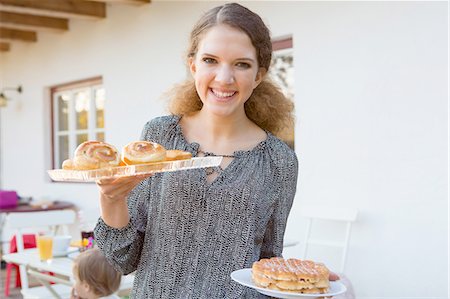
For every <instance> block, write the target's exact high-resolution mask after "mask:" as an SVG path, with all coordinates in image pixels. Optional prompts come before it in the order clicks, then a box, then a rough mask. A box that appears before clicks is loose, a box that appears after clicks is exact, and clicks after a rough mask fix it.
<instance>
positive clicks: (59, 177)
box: [47, 157, 222, 182]
mask: <svg viewBox="0 0 450 299" xmlns="http://www.w3.org/2000/svg"><path fill="white" fill-rule="evenodd" d="M221 162H222V157H195V158H191V159H188V160H177V161H165V162H158V163H151V164H138V165H130V166H118V167H111V168H101V169H94V170H65V169H53V170H47V173H48V174H49V176H50V177H51V179H52V180H54V181H61V182H95V181H98V180H100V179H106V178H118V177H125V176H135V175H140V174H149V173H158V172H170V171H178V170H187V169H196V168H208V167H216V166H219V165H220V163H221Z"/></svg>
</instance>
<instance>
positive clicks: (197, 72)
mask: <svg viewBox="0 0 450 299" xmlns="http://www.w3.org/2000/svg"><path fill="white" fill-rule="evenodd" d="M189 65H190V69H191V72H192V75H193V77H194V80H195V87H196V89H197V93H198V95H199V97H200V99H201V101H202V102H203V108H202V110H207V111H209V112H211V113H213V114H215V115H217V116H222V117H228V116H236V115H240V114H242V113H245V111H244V103H245V102H246V101H247V100H248V98H249V97H250V95H251V94H252V92H253V89H255V88H256V86H258V84H259V83H260V82H261V80H262V78H263V76H264V74H265V71H264V69H263V68H259V66H258V60H257V57H256V49H255V48H254V47H253V45H252V42H251V40H250V38H249V37H248V36H247V34H245V33H244V32H242V31H240V30H238V29H235V28H233V27H230V26H227V25H218V26H214V27H212V28H211V29H209V30H208V31H207V32H206V33H205V34H204V36H203V38H202V39H201V40H200V42H199V45H198V51H197V53H196V55H195V57H194V58H192V59H191V60H190V61H189Z"/></svg>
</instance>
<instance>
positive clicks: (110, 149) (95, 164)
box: [62, 141, 120, 170]
mask: <svg viewBox="0 0 450 299" xmlns="http://www.w3.org/2000/svg"><path fill="white" fill-rule="evenodd" d="M119 163H120V155H119V152H118V151H117V149H116V148H115V147H114V146H113V145H111V144H108V143H106V142H101V141H85V142H83V143H81V144H80V145H79V146H78V147H77V148H76V150H75V154H74V157H73V159H72V160H66V161H64V162H63V165H62V167H63V169H71V170H90V169H99V168H108V167H115V166H119Z"/></svg>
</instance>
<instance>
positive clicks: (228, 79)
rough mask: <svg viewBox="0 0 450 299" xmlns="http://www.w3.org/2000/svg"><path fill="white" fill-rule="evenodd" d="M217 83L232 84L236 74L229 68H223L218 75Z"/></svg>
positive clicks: (218, 71)
mask: <svg viewBox="0 0 450 299" xmlns="http://www.w3.org/2000/svg"><path fill="white" fill-rule="evenodd" d="M216 81H217V82H219V83H222V84H231V83H233V82H234V73H233V70H232V69H231V68H230V67H229V66H221V67H220V68H219V69H218V70H217V73H216Z"/></svg>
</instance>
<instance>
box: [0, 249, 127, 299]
mask: <svg viewBox="0 0 450 299" xmlns="http://www.w3.org/2000/svg"><path fill="white" fill-rule="evenodd" d="M71 249H72V248H71ZM2 258H3V260H5V261H6V262H8V263H14V264H18V265H23V266H26V268H27V272H28V273H29V274H30V275H32V276H33V277H35V278H36V279H37V280H38V281H39V283H41V284H42V285H44V286H45V287H46V288H47V289H49V290H50V292H52V291H53V292H54V290H52V288H53V286H54V285H51V284H49V282H50V281H52V282H56V283H59V284H64V285H68V286H72V285H73V283H74V278H73V275H72V265H73V258H72V255H69V257H54V258H53V259H52V261H51V262H42V261H41V260H40V259H39V254H38V252H37V249H36V248H32V249H25V250H24V251H23V252H20V253H10V254H6V255H4V256H3V257H2ZM45 272H52V273H54V274H55V276H50V275H48V274H46V273H45ZM133 280H134V275H133V274H129V275H126V276H123V277H122V281H121V284H120V287H119V291H118V293H119V295H121V296H123V295H126V294H127V293H129V291H130V290H131V288H132V286H133ZM53 292H52V294H53ZM55 293H56V292H55ZM53 295H54V297H55V298H60V297H59V296H58V295H57V294H56V295H55V294H53Z"/></svg>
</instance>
